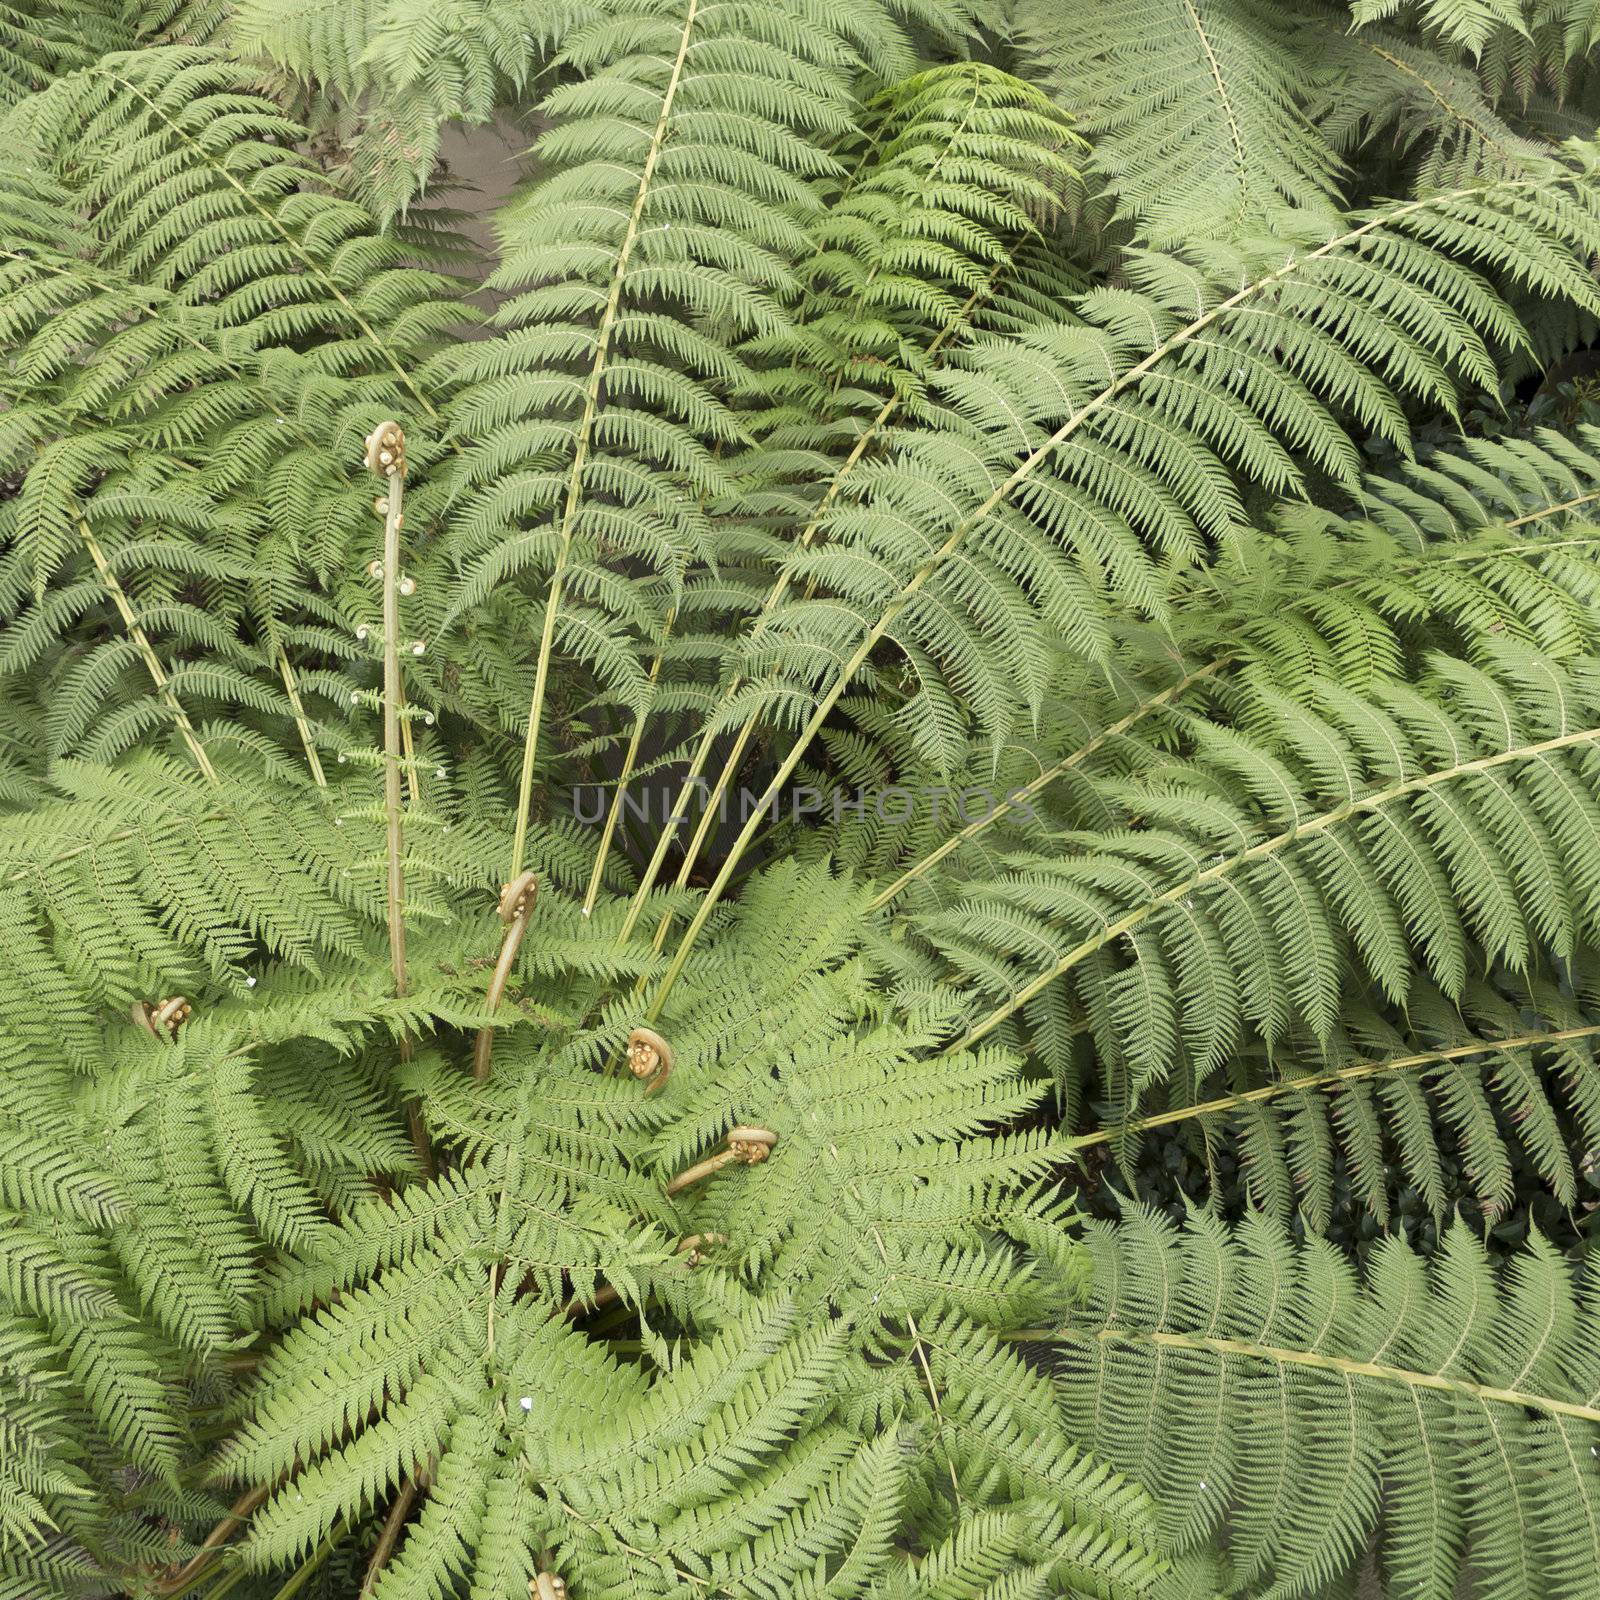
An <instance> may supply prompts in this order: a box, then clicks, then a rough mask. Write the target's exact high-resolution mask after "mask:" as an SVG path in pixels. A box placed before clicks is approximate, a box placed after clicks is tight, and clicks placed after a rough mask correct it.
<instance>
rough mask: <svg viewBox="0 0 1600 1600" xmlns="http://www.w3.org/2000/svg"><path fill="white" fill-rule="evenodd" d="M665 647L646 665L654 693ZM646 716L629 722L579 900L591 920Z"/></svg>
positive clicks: (642, 714) (669, 617)
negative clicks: (618, 768) (619, 768)
mask: <svg viewBox="0 0 1600 1600" xmlns="http://www.w3.org/2000/svg"><path fill="white" fill-rule="evenodd" d="M676 617H677V610H676V608H674V609H673V610H671V611H669V612H668V613H667V624H666V632H667V633H671V632H672V624H673V621H674V620H675V618H676ZM666 653H667V650H666V644H665V642H664V641H663V643H662V646H661V648H660V649H659V650H658V651H656V658H655V660H654V661H653V662H651V664H650V687H651V689H652V690H654V688H655V686H656V682H657V680H658V679H659V678H660V676H661V663H662V662H663V661H664V660H665V659H666ZM648 715H649V707H648V706H646V708H645V709H644V710H642V711H640V712H638V713H637V714H636V715H635V716H634V719H633V733H632V734H631V735H630V737H629V739H628V749H627V753H626V754H625V755H624V756H623V758H622V774H621V776H620V777H619V778H618V779H617V787H616V791H615V793H614V794H613V795H612V797H611V809H610V811H608V812H607V813H606V825H605V831H604V832H603V833H602V834H601V836H600V848H599V850H598V851H596V852H595V858H594V870H593V871H592V872H591V873H590V874H589V887H588V890H587V891H586V892H585V894H584V897H583V914H584V916H586V917H587V916H592V915H593V913H594V903H595V901H596V900H597V899H598V898H599V895H600V884H601V881H602V880H603V878H604V877H605V870H606V858H607V857H608V856H609V855H610V854H611V841H612V838H613V837H614V836H615V834H616V831H617V822H618V820H619V819H620V817H621V815H622V802H623V800H624V798H625V797H626V795H627V793H628V785H629V784H630V783H631V782H632V781H633V769H634V766H635V764H636V763H637V762H638V759H639V746H640V744H641V742H642V741H643V739H644V724H645V718H646V717H647V716H648Z"/></svg>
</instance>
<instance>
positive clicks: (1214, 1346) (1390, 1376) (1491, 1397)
mask: <svg viewBox="0 0 1600 1600" xmlns="http://www.w3.org/2000/svg"><path fill="white" fill-rule="evenodd" d="M1001 1337H1002V1338H1003V1339H1008V1340H1012V1341H1015V1342H1017V1343H1019V1344H1080V1345H1082V1344H1124V1345H1133V1346H1141V1345H1151V1346H1154V1347H1156V1348H1157V1349H1162V1350H1193V1351H1197V1352H1204V1353H1207V1354H1210V1355H1218V1356H1241V1357H1243V1358H1244V1359H1246V1360H1251V1361H1264V1362H1269V1363H1271V1364H1272V1365H1274V1366H1281V1367H1309V1368H1312V1369H1314V1370H1316V1371H1318V1372H1337V1373H1339V1374H1341V1375H1342V1376H1344V1377H1350V1378H1370V1379H1372V1380H1373V1381H1374V1382H1377V1383H1399V1384H1404V1385H1405V1386H1406V1387H1407V1388H1410V1389H1432V1390H1435V1391H1438V1392H1439V1393H1442V1394H1458V1395H1462V1396H1465V1397H1469V1398H1471V1399H1474V1400H1482V1401H1487V1402H1492V1403H1493V1404H1496V1405H1506V1406H1517V1407H1525V1408H1526V1409H1527V1410H1529V1411H1538V1412H1542V1413H1543V1414H1544V1415H1546V1416H1552V1417H1574V1418H1576V1419H1578V1420H1579V1421H1581V1422H1595V1423H1600V1408H1596V1407H1594V1406H1586V1405H1581V1404H1579V1403H1578V1402H1576V1401H1573V1400H1558V1399H1556V1398H1555V1397H1554V1396H1553V1395H1545V1394H1534V1393H1532V1392H1530V1391H1528V1390H1525V1389H1501V1388H1496V1387H1495V1386H1494V1385H1492V1384H1487V1383H1475V1382H1473V1381H1472V1380H1471V1379H1470V1378H1451V1377H1446V1376H1445V1374H1444V1373H1442V1372H1418V1371H1415V1370H1413V1369H1412V1368H1410V1367H1391V1366H1386V1365H1384V1364H1382V1363H1381V1362H1376V1361H1360V1360H1357V1359H1356V1358H1354V1357H1352V1356H1329V1355H1323V1354H1321V1353H1320V1352H1318V1351H1315V1350H1295V1349H1292V1348H1289V1347H1286V1346H1283V1345H1269V1344H1256V1343H1254V1342H1253V1341H1251V1340H1248V1339H1221V1338H1217V1337H1214V1336H1212V1335H1210V1334H1201V1333H1164V1332H1159V1331H1157V1330H1155V1329H1151V1328H1097V1329H1089V1328H1085V1329H1083V1330H1081V1331H1079V1330H1076V1329H1072V1328H1019V1329H1016V1330H1014V1331H1008V1332H1005V1333H1003V1334H1002V1335H1001Z"/></svg>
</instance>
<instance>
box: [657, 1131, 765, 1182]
mask: <svg viewBox="0 0 1600 1600" xmlns="http://www.w3.org/2000/svg"><path fill="white" fill-rule="evenodd" d="M777 1142H778V1136H777V1134H775V1133H773V1132H771V1131H770V1130H769V1129H767V1128H751V1127H745V1126H742V1125H741V1126H740V1127H737V1128H730V1129H729V1130H728V1148H727V1149H726V1150H719V1151H718V1152H717V1153H716V1155H714V1156H707V1157H706V1159H705V1160H704V1161H697V1162H695V1164H694V1165H693V1166H692V1167H685V1168H684V1169H683V1171H682V1172H680V1173H679V1174H678V1175H677V1177H675V1178H674V1179H673V1180H672V1182H671V1183H669V1184H668V1185H667V1193H668V1194H681V1193H682V1192H683V1191H684V1190H685V1189H687V1188H688V1187H689V1186H690V1185H691V1184H695V1183H699V1182H700V1180H701V1179H702V1178H709V1177H710V1176H711V1175H712V1174H713V1173H716V1172H721V1171H722V1169H723V1168H724V1167H729V1166H741V1167H754V1166H758V1165H759V1164H760V1163H761V1162H763V1161H765V1160H766V1159H767V1157H768V1156H769V1155H771V1153H772V1147H773V1146H774V1145H775V1144H776V1143H777Z"/></svg>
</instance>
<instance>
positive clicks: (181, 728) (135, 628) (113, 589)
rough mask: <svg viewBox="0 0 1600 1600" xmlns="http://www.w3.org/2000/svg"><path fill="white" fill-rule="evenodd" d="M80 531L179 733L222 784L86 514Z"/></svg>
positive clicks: (201, 764) (211, 776) (80, 521)
mask: <svg viewBox="0 0 1600 1600" xmlns="http://www.w3.org/2000/svg"><path fill="white" fill-rule="evenodd" d="M78 532H79V534H80V535H81V536H82V538H83V543H84V547H85V548H86V549H87V550H88V552H89V559H90V560H91V561H93V562H94V566H95V571H96V572H98V573H99V574H100V581H101V583H102V584H104V586H105V590H106V593H107V594H109V595H110V596H111V601H112V604H113V605H115V606H116V608H117V614H118V615H119V616H120V617H121V618H122V624H123V626H124V627H125V628H126V629H127V630H128V637H129V638H130V639H132V640H133V643H134V647H135V648H136V649H137V650H138V652H139V654H140V655H141V656H142V657H143V658H144V666H145V671H146V672H148V673H149V674H150V681H151V682H152V683H154V684H155V686H156V693H157V694H158V695H159V696H160V697H161V700H162V702H163V703H164V704H165V706H166V708H167V710H168V711H170V712H171V713H172V720H173V722H174V723H176V724H177V728H178V732H179V733H180V734H181V735H182V736H183V742H184V744H185V745H187V746H188V748H189V754H190V755H192V756H193V757H194V760H195V765H196V766H197V767H199V769H200V770H201V772H203V773H204V774H205V775H206V777H207V778H208V779H209V780H210V781H211V782H212V783H221V781H222V780H221V779H220V778H218V776H217V769H216V768H215V767H214V766H212V765H211V757H210V756H208V755H207V754H206V752H205V746H204V745H202V744H201V743H200V736H199V735H198V734H197V733H196V732H195V730H194V724H193V723H192V722H190V720H189V713H188V712H187V711H185V710H184V709H183V706H182V705H181V704H180V703H179V700H178V697H177V695H176V694H174V693H173V690H172V685H171V683H170V682H169V681H168V679H167V674H166V670H165V668H163V667H162V665H161V660H160V657H158V656H157V655H156V652H155V646H154V645H152V644H151V643H150V635H149V634H147V633H146V632H145V631H144V629H143V627H141V626H140V623H139V619H138V617H137V616H136V615H135V614H134V610H133V607H132V606H131V605H129V604H128V597H127V595H126V594H125V593H124V592H123V588H122V585H121V584H120V583H118V582H117V576H116V574H115V573H114V572H113V571H112V570H111V568H110V567H109V566H108V565H107V563H106V558H105V554H104V553H103V552H102V550H101V549H100V545H99V542H98V541H97V540H96V539H95V536H94V535H93V533H91V532H90V531H89V524H88V523H87V522H86V521H85V520H84V519H83V518H82V517H79V518H78Z"/></svg>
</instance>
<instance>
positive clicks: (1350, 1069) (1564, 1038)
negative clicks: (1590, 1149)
mask: <svg viewBox="0 0 1600 1600" xmlns="http://www.w3.org/2000/svg"><path fill="white" fill-rule="evenodd" d="M1597 1036H1600V1024H1596V1025H1595V1026H1592V1027H1583V1028H1562V1029H1559V1030H1556V1031H1549V1032H1544V1033H1523V1034H1518V1035H1516V1036H1515V1037H1512V1038H1507V1039H1490V1040H1475V1041H1474V1042H1473V1043H1471V1044H1463V1045H1457V1046H1455V1047H1453V1048H1452V1049H1449V1050H1421V1051H1418V1052H1417V1053H1416V1054H1414V1055H1409V1056H1389V1057H1386V1058H1385V1059H1384V1060H1382V1061H1357V1062H1353V1063H1352V1064H1351V1065H1349V1066H1347V1067H1336V1068H1334V1069H1332V1070H1331V1071H1328V1072H1316V1073H1311V1074H1308V1075H1307V1076H1306V1077H1303V1078H1280V1079H1279V1080H1278V1081H1277V1082H1276V1083H1268V1084H1263V1085H1262V1086H1261V1087H1260V1088H1256V1089H1246V1090H1244V1091H1242V1092H1241V1093H1239V1094H1227V1095H1221V1096H1219V1097H1218V1098H1217V1099H1215V1100H1206V1101H1203V1102H1202V1103H1201V1104H1199V1105H1193V1106H1179V1107H1178V1108H1177V1109H1176V1110H1175V1111H1162V1112H1159V1113H1157V1114H1156V1115H1154V1116H1149V1117H1139V1118H1138V1119H1137V1120H1135V1121H1132V1122H1126V1123H1119V1124H1118V1125H1117V1126H1115V1127H1111V1128H1099V1129H1096V1130H1095V1132H1093V1133H1083V1134H1076V1135H1073V1136H1071V1137H1069V1138H1068V1139H1066V1140H1065V1143H1066V1146H1067V1148H1068V1149H1069V1150H1086V1149H1088V1148H1089V1147H1090V1146H1091V1145H1097V1144H1106V1143H1109V1142H1110V1141H1111V1140H1112V1139H1114V1138H1121V1137H1122V1136H1124V1135H1126V1134H1140V1133H1148V1132H1149V1131H1150V1130H1151V1129H1152V1128H1168V1127H1171V1126H1172V1125H1173V1124H1175V1123H1179V1122H1188V1121H1189V1120H1190V1119H1191V1118H1194V1117H1210V1116H1218V1115H1224V1114H1226V1113H1227V1112H1229V1111H1235V1110H1237V1109H1238V1108H1239V1107H1240V1106H1247V1105H1259V1104H1261V1102H1263V1101H1266V1100H1276V1099H1278V1098H1280V1097H1281V1096H1283V1095H1286V1094H1301V1093H1307V1092H1311V1091H1315V1090H1318V1089H1337V1088H1341V1087H1343V1085H1345V1084H1347V1083H1359V1082H1361V1081H1362V1080H1364V1079H1367V1078H1382V1077H1387V1076H1389V1075H1390V1074H1392V1073H1397V1072H1412V1071H1415V1070H1417V1069H1418V1068H1427V1067H1436V1066H1443V1065H1445V1064H1447V1063H1449V1062H1452V1061H1465V1060H1468V1059H1470V1058H1471V1057H1472V1056H1492V1055H1499V1054H1500V1053H1501V1052H1502V1051H1506V1050H1535V1049H1539V1048H1540V1047H1543V1046H1549V1045H1556V1044H1566V1043H1570V1042H1571V1041H1573V1040H1576V1039H1593V1038H1595V1037H1597Z"/></svg>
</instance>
